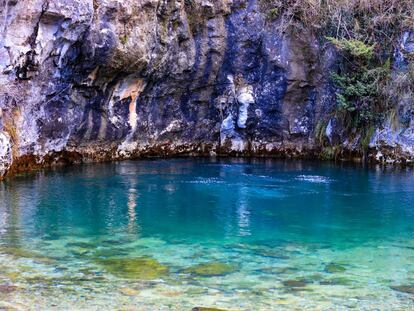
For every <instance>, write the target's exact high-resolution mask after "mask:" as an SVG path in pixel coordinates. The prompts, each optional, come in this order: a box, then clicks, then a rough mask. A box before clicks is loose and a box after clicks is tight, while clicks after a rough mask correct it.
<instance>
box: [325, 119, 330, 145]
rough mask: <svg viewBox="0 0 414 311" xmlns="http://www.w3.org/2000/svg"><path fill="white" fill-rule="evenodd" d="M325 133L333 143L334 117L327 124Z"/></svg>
mask: <svg viewBox="0 0 414 311" xmlns="http://www.w3.org/2000/svg"><path fill="white" fill-rule="evenodd" d="M325 135H326V137H328V139H329V142H330V143H331V144H332V119H330V120H329V123H328V125H327V126H326V130H325Z"/></svg>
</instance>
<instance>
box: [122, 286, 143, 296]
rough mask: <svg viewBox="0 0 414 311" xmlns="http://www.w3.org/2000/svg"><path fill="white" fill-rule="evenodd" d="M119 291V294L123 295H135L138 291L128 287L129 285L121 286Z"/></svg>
mask: <svg viewBox="0 0 414 311" xmlns="http://www.w3.org/2000/svg"><path fill="white" fill-rule="evenodd" d="M119 291H120V293H121V294H123V295H125V296H137V295H138V294H139V291H137V290H136V289H133V288H129V287H124V288H121V289H120V290H119Z"/></svg>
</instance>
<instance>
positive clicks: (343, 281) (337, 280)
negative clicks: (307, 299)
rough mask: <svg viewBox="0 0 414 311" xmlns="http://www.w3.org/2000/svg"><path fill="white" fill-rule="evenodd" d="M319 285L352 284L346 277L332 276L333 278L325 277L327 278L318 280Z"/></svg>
mask: <svg viewBox="0 0 414 311" xmlns="http://www.w3.org/2000/svg"><path fill="white" fill-rule="evenodd" d="M319 284H320V285H342V286H348V285H350V284H352V281H351V280H349V279H346V278H333V279H327V280H321V281H320V282H319Z"/></svg>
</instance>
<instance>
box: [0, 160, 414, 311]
mask: <svg viewBox="0 0 414 311" xmlns="http://www.w3.org/2000/svg"><path fill="white" fill-rule="evenodd" d="M413 185H414V174H413V171H412V170H409V169H405V170H393V171H389V170H384V169H382V168H379V167H377V168H369V169H365V168H361V167H354V166H352V165H342V166H335V165H333V164H327V163H312V162H294V161H274V160H255V159H252V160H244V159H224V160H214V159H179V160H148V161H138V162H123V163H113V164H99V165H84V166H78V167H72V168H69V169H57V170H54V171H47V172H38V173H36V174H35V175H32V176H27V177H19V178H16V179H13V180H9V181H7V182H4V183H1V184H0V309H1V308H3V307H11V306H12V307H14V308H17V309H19V308H20V309H24V310H26V309H30V308H33V306H35V307H34V308H33V309H39V308H40V309H51V308H57V309H62V308H63V309H65V308H66V309H68V308H69V309H101V310H102V309H108V310H109V309H111V310H112V309H119V308H120V307H121V308H124V309H128V308H132V309H139V310H141V309H142V310H191V308H192V307H195V306H211V307H220V308H223V309H228V310H280V309H287V310H292V309H297V310H303V309H310V310H314V309H340V308H343V309H350V308H357V309H366V310H372V309H381V310H382V309H387V308H389V306H390V305H392V306H393V309H401V310H408V309H414V305H413V299H414V296H413V295H414V240H413V235H414V187H413Z"/></svg>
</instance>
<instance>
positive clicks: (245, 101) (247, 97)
mask: <svg viewBox="0 0 414 311" xmlns="http://www.w3.org/2000/svg"><path fill="white" fill-rule="evenodd" d="M237 101H238V102H239V116H238V118H237V126H238V127H239V128H246V122H247V113H248V109H249V105H250V104H254V97H253V87H252V86H250V85H248V86H244V87H242V88H240V89H239V90H238V92H237Z"/></svg>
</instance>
